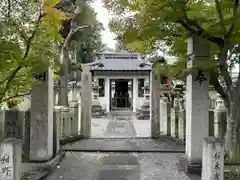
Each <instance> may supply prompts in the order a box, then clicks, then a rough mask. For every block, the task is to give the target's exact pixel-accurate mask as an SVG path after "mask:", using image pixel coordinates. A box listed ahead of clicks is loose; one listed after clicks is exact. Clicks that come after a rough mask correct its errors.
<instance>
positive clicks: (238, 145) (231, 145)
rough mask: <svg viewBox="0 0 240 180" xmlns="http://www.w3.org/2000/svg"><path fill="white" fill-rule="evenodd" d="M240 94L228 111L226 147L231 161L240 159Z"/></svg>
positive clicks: (231, 103)
mask: <svg viewBox="0 0 240 180" xmlns="http://www.w3.org/2000/svg"><path fill="white" fill-rule="evenodd" d="M239 107H240V94H236V97H235V98H234V101H233V102H230V107H229V109H228V113H227V116H228V117H227V132H226V137H225V138H226V139H225V140H226V142H225V143H226V144H225V148H226V151H227V154H228V158H229V160H230V161H240V116H239V115H240V111H239Z"/></svg>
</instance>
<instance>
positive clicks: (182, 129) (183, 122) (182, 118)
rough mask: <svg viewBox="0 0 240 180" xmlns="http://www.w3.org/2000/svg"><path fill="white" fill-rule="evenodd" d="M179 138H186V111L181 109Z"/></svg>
mask: <svg viewBox="0 0 240 180" xmlns="http://www.w3.org/2000/svg"><path fill="white" fill-rule="evenodd" d="M178 138H179V139H181V140H185V139H186V111H185V109H180V110H179V113H178Z"/></svg>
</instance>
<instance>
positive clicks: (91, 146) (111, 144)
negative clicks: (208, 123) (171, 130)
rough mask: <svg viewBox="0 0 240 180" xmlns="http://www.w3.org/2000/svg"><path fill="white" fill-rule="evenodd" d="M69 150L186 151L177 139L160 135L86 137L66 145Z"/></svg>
mask: <svg viewBox="0 0 240 180" xmlns="http://www.w3.org/2000/svg"><path fill="white" fill-rule="evenodd" d="M64 149H65V150H68V151H104V152H106V151H131V152H134V151H137V152H139V151H155V152H156V151H160V152H168V151H169V152H173V151H174V152H178V151H179V152H184V150H185V148H184V146H182V145H180V144H177V143H176V142H175V141H173V140H171V139H169V138H166V137H159V138H158V139H121V138H120V139H84V140H81V141H78V142H75V143H72V144H67V145H65V146H64Z"/></svg>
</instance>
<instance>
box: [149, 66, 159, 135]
mask: <svg viewBox="0 0 240 180" xmlns="http://www.w3.org/2000/svg"><path fill="white" fill-rule="evenodd" d="M154 71H155V70H154V69H153V70H152V72H151V74H150V92H151V93H150V98H151V103H150V110H151V111H150V120H151V137H152V138H156V137H158V136H159V134H160V91H159V87H160V76H159V75H156V74H155V72H154Z"/></svg>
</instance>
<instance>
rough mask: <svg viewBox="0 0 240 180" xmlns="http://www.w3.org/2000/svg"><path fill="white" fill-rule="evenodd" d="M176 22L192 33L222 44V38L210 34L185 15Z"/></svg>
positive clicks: (219, 44)
mask: <svg viewBox="0 0 240 180" xmlns="http://www.w3.org/2000/svg"><path fill="white" fill-rule="evenodd" d="M177 22H178V23H180V24H181V25H182V26H183V27H184V28H185V29H186V30H187V31H188V32H189V33H191V34H193V35H197V36H201V37H204V38H205V39H207V40H209V41H211V42H213V43H214V44H217V45H218V46H223V44H224V40H223V39H222V38H219V37H214V36H212V35H210V34H209V33H208V32H206V31H205V30H204V29H203V28H202V27H201V26H200V25H199V24H197V22H196V21H194V20H192V19H189V18H188V17H187V15H185V16H184V18H180V19H179V20H178V21H177Z"/></svg>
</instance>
